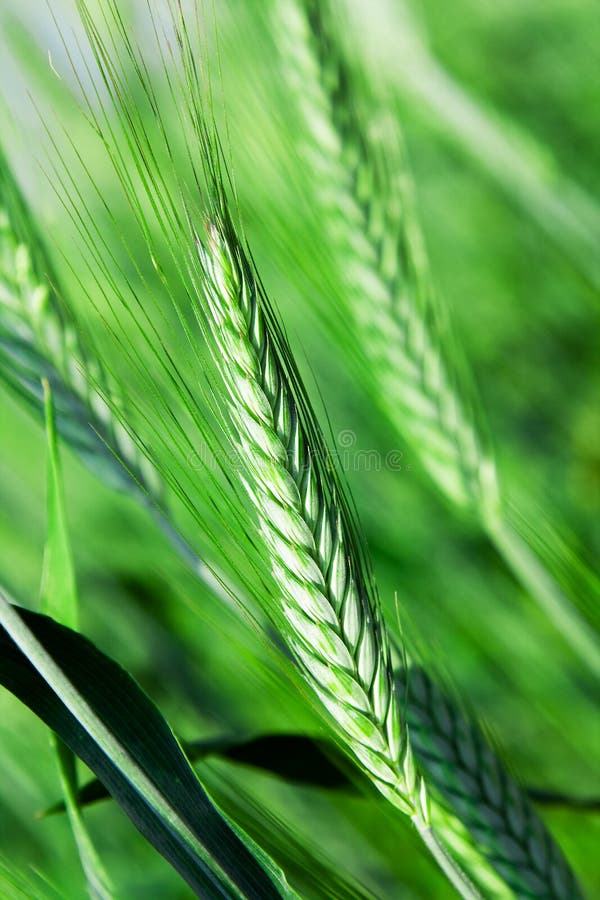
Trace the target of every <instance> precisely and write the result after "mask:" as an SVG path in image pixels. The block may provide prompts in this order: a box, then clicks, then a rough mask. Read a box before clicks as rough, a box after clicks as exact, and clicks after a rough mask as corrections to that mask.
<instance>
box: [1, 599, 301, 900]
mask: <svg viewBox="0 0 600 900" xmlns="http://www.w3.org/2000/svg"><path fill="white" fill-rule="evenodd" d="M0 622H1V623H2V625H3V627H4V631H3V632H2V634H1V635H0V643H1V645H2V647H1V650H2V652H1V654H0V680H1V682H2V684H3V685H4V686H5V687H7V688H8V689H9V690H10V691H11V692H13V693H15V694H16V695H17V696H18V697H19V699H21V700H22V701H23V702H24V703H26V705H27V706H29V707H30V708H31V709H32V710H33V711H34V712H35V713H36V714H37V715H39V716H40V718H42V719H43V720H44V721H45V722H46V724H47V725H49V727H51V728H53V730H55V731H56V732H57V734H58V735H59V736H60V737H61V738H62V739H63V741H64V742H65V743H66V744H67V745H68V746H69V747H71V749H73V750H74V751H76V752H77V755H78V756H79V757H80V758H81V759H82V760H83V761H84V762H85V763H86V764H87V765H88V766H89V767H90V768H91V769H92V770H93V771H94V772H95V773H96V774H97V775H98V777H99V778H100V779H101V780H102V781H103V782H104V783H105V784H106V785H107V787H108V788H109V790H110V792H111V793H112V795H113V796H114V797H115V799H116V800H117V801H118V802H119V804H120V805H121V806H122V808H123V809H124V811H125V812H126V813H127V815H128V816H129V818H130V819H131V820H132V821H133V823H134V824H135V825H136V827H137V828H138V829H139V830H140V831H141V832H142V834H143V835H144V836H145V837H146V838H147V839H148V840H149V841H150V842H151V843H152V844H153V845H154V847H155V848H156V849H157V850H159V852H160V853H161V854H162V855H163V856H165V858H166V859H168V861H169V862H170V863H171V864H172V865H173V866H174V868H175V869H176V870H177V871H178V872H179V873H180V875H181V876H182V878H184V879H185V880H186V881H187V883H188V884H189V886H190V887H191V888H192V890H194V891H195V892H196V893H197V894H198V895H199V896H203V897H213V896H215V897H217V896H225V897H254V898H267V897H279V896H286V895H287V891H288V888H287V885H286V884H285V881H284V879H283V876H282V875H281V873H279V872H278V871H277V870H276V869H275V868H274V867H273V866H272V865H271V863H270V862H269V860H268V858H267V857H265V856H264V855H263V854H262V853H261V851H260V850H259V849H258V848H257V847H256V846H255V845H252V844H251V842H250V841H249V840H248V839H247V838H246V837H245V836H244V835H243V834H242V833H241V832H239V830H237V829H235V828H234V827H233V826H231V825H230V824H228V823H227V822H226V821H225V820H224V819H223V817H222V816H221V815H220V813H219V812H218V811H217V810H216V808H215V807H214V806H213V804H212V803H211V801H210V800H209V798H208V796H207V794H206V793H205V791H204V790H203V788H202V786H201V784H200V782H199V781H198V779H197V778H196V776H195V774H194V772H193V770H192V769H191V767H190V765H189V763H188V761H187V760H186V758H185V756H184V755H183V753H182V751H181V749H180V747H179V745H178V743H177V742H176V740H175V738H174V737H173V734H172V732H171V731H170V729H169V727H168V725H167V724H166V722H165V720H164V719H163V718H162V716H161V715H160V713H159V712H158V710H157V709H156V707H155V706H154V705H153V704H152V703H151V701H150V700H149V699H148V697H147V696H146V695H145V694H143V692H142V691H141V690H140V688H139V687H138V686H137V685H136V683H135V682H134V681H133V679H132V678H131V677H130V676H129V675H127V673H126V672H125V671H124V670H123V669H121V668H120V667H119V666H118V665H116V664H115V663H114V662H112V661H111V660H110V659H109V658H108V657H106V656H105V655H104V654H102V653H100V652H99V651H98V650H97V649H96V648H95V647H94V646H93V645H92V644H91V643H90V642H89V641H88V640H87V639H85V638H83V637H82V636H81V635H78V634H77V633H76V632H73V631H70V630H69V629H66V628H64V627H63V626H60V625H58V624H57V623H55V622H53V621H52V620H51V619H48V618H46V617H44V616H40V615H37V614H35V613H31V612H27V611H26V610H23V609H19V608H18V607H15V606H12V605H11V603H10V601H9V600H8V599H7V597H6V595H5V594H4V593H0ZM259 860H260V862H259ZM267 872H268V874H267Z"/></svg>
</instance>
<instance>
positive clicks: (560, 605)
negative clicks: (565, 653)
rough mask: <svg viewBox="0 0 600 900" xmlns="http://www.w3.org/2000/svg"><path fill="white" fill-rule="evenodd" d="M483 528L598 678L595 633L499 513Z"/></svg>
mask: <svg viewBox="0 0 600 900" xmlns="http://www.w3.org/2000/svg"><path fill="white" fill-rule="evenodd" d="M487 531H488V534H489V536H490V538H491V540H492V542H493V543H494V545H495V546H496V548H497V549H498V552H499V553H500V554H501V555H502V557H503V558H504V559H505V560H506V562H507V563H508V565H509V566H510V568H511V569H512V571H513V573H514V575H515V576H516V577H517V579H518V580H519V581H520V582H521V584H522V585H523V586H524V587H525V588H526V590H527V591H528V592H529V593H530V594H531V596H532V597H534V599H535V600H537V602H538V603H539V605H540V606H541V607H542V609H543V610H544V611H545V613H546V614H547V615H548V617H549V618H550V619H551V620H552V621H553V622H554V623H555V625H556V626H557V628H558V629H559V630H560V632H561V633H562V635H563V637H564V638H565V640H566V641H568V643H569V644H570V645H571V647H572V648H573V650H574V651H575V652H576V653H577V654H578V655H579V656H580V657H581V659H583V660H584V661H585V662H586V663H587V665H588V666H589V668H590V669H591V671H592V672H593V673H594V675H595V676H597V677H600V642H599V640H598V637H597V635H596V634H595V633H594V631H593V630H592V629H591V628H590V626H589V625H588V624H587V623H586V621H585V619H584V618H583V617H582V616H581V615H580V613H579V612H578V610H577V608H576V606H575V605H574V604H573V602H572V601H571V600H570V599H569V598H568V597H567V596H566V594H565V593H564V592H563V591H562V589H561V588H560V586H559V585H558V584H557V582H556V581H555V580H554V578H553V577H552V576H551V575H550V574H549V573H548V571H547V570H546V569H545V567H544V566H543V564H542V563H541V562H540V560H539V559H538V557H537V556H536V554H535V553H534V551H533V550H532V549H531V547H530V546H529V544H527V542H526V541H525V540H524V539H523V538H522V537H521V535H520V534H519V533H518V532H517V531H516V530H515V529H514V527H513V526H512V525H511V524H510V523H509V522H508V521H507V520H506V519H505V518H502V517H501V516H498V517H497V518H495V519H493V520H491V521H489V522H488V523H487Z"/></svg>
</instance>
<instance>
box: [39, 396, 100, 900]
mask: <svg viewBox="0 0 600 900" xmlns="http://www.w3.org/2000/svg"><path fill="white" fill-rule="evenodd" d="M43 385H44V400H45V412H46V447H47V464H46V469H47V474H46V494H47V497H46V502H47V523H46V544H45V548H44V567H43V572H42V585H41V590H40V597H41V610H42V612H43V613H45V614H46V615H48V616H50V617H51V618H53V619H54V620H55V621H57V622H60V623H61V624H63V625H65V626H67V627H68V628H71V629H77V622H78V597H77V587H76V583H75V568H74V565H73V556H72V552H71V543H70V540H69V530H68V525H67V518H66V507H65V502H64V488H63V481H62V474H61V463H60V457H59V452H58V443H57V438H56V425H55V421H54V406H53V401H52V392H51V389H50V384H49V382H48V381H47V379H44V382H43ZM52 745H53V747H54V752H55V754H56V761H57V765H58V771H59V775H60V781H61V785H62V790H63V796H64V798H65V805H66V808H67V812H68V814H69V821H70V823H71V829H72V831H73V836H74V837H75V842H76V844H77V850H78V852H79V858H80V860H81V865H82V868H83V871H84V873H85V877H86V880H87V886H88V892H89V894H90V897H91V898H92V900H110V898H111V897H112V896H113V889H112V885H111V883H110V879H109V877H108V875H107V873H106V871H105V869H104V866H103V865H102V863H101V861H100V857H99V856H98V854H97V852H96V849H95V847H94V845H93V843H92V840H91V837H90V835H89V832H88V830H87V828H86V826H85V823H84V821H83V817H82V815H81V811H80V809H79V803H78V800H77V796H78V784H77V767H76V761H75V754H74V753H73V751H72V750H71V749H69V747H67V746H66V744H64V743H63V741H62V740H61V738H60V737H59V736H58V735H57V734H55V733H52Z"/></svg>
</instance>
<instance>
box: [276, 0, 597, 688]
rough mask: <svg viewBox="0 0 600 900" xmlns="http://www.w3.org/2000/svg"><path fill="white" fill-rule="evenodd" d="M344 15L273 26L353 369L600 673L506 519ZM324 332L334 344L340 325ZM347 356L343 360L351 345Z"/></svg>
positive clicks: (576, 607) (294, 5)
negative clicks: (346, 323) (350, 327)
mask: <svg viewBox="0 0 600 900" xmlns="http://www.w3.org/2000/svg"><path fill="white" fill-rule="evenodd" d="M337 8H338V7H337V6H336V5H335V4H334V3H332V4H330V3H329V0H326V2H318V0H277V2H276V3H275V23H276V24H275V28H276V29H277V32H278V34H280V36H281V39H280V46H281V51H282V67H283V70H284V74H285V75H286V77H287V78H288V81H289V85H290V87H291V88H292V90H293V91H294V93H295V95H296V100H297V104H298V107H299V110H300V112H301V115H302V120H303V123H304V127H305V133H304V134H302V135H301V136H300V138H299V141H300V148H301V152H302V153H304V155H305V158H306V160H307V161H308V162H309V163H310V167H311V171H312V173H313V177H314V180H315V182H316V190H317V192H318V193H319V195H320V199H321V202H322V205H323V211H324V215H323V217H322V218H323V221H324V228H325V230H326V232H327V234H328V236H329V245H330V246H331V248H332V252H333V254H334V255H335V258H336V262H337V263H338V266H339V273H340V291H341V294H342V295H343V300H344V303H345V306H346V308H347V309H348V310H349V312H350V313H351V316H352V320H353V322H354V326H355V328H354V336H355V339H354V342H353V348H352V356H353V359H354V360H356V361H357V362H358V365H359V366H360V371H361V372H362V373H363V374H364V377H365V380H366V382H367V383H368V384H369V385H370V388H371V391H372V393H373V396H374V398H375V399H376V402H377V405H378V406H379V408H380V409H381V411H382V412H383V414H384V415H385V416H386V418H387V419H388V421H389V422H390V423H391V425H392V427H393V428H394V429H395V430H396V431H397V432H398V434H399V435H401V436H402V438H404V439H405V440H407V441H408V442H409V444H410V446H411V448H412V450H413V452H414V453H415V454H416V456H417V458H418V459H419V461H420V463H421V465H422V467H423V469H424V471H425V472H426V473H427V474H428V475H429V477H430V478H431V480H432V481H433V483H434V484H435V485H436V486H437V488H438V489H439V491H440V492H441V493H442V495H443V496H444V497H445V498H446V499H447V500H448V501H449V503H450V504H451V505H452V506H454V507H456V508H457V509H459V510H466V511H468V512H469V513H471V514H473V515H474V516H476V518H477V520H478V521H479V523H480V525H481V528H482V530H483V531H484V532H485V533H486V534H487V535H488V537H489V538H490V540H491V541H492V542H493V544H494V545H495V547H496V548H497V550H498V552H499V553H500V554H501V556H502V557H503V559H504V560H505V562H506V563H507V565H508V566H509V567H510V569H511V570H512V572H513V573H514V575H515V577H516V578H517V579H518V580H519V581H520V582H521V584H522V585H523V587H524V588H525V590H526V591H527V592H528V593H529V594H530V595H531V596H532V597H533V598H534V599H535V600H536V601H537V602H538V603H539V605H540V606H541V608H542V609H543V610H544V611H545V613H546V615H547V616H548V618H549V619H550V620H551V621H552V622H553V623H554V624H555V626H556V628H557V629H558V630H559V631H560V632H561V634H562V635H563V636H564V638H565V640H567V641H568V642H569V643H570V644H571V646H572V648H573V650H574V651H575V652H576V653H577V654H578V655H579V656H580V658H581V659H582V661H583V662H584V663H585V664H586V665H587V666H588V667H589V669H590V671H591V672H592V673H593V674H594V676H598V675H600V639H599V637H598V634H597V633H596V631H595V628H594V626H593V623H592V620H591V619H590V618H589V617H586V615H585V610H584V607H585V604H584V603H581V602H580V601H579V598H578V596H577V595H575V596H572V595H568V594H567V593H566V592H565V590H564V589H563V587H562V586H561V584H559V582H557V581H556V579H555V578H554V577H553V576H552V575H551V574H550V572H549V571H548V570H547V566H546V565H545V561H544V559H543V558H542V557H540V556H539V555H536V553H535V552H534V551H533V549H532V547H531V545H530V543H528V542H527V541H526V540H524V539H523V537H522V535H521V534H520V533H519V532H518V531H517V530H516V529H515V528H514V527H513V525H512V521H511V519H510V518H509V517H508V516H507V515H506V513H505V503H504V498H503V491H502V490H501V484H500V480H499V478H498V473H497V470H496V463H495V460H494V455H493V452H492V448H491V446H490V442H489V440H488V439H487V436H486V426H485V425H484V424H482V423H483V419H484V417H483V414H482V412H481V410H480V407H479V404H478V402H477V398H476V392H475V390H474V388H473V385H472V379H471V377H470V376H469V373H468V371H467V367H466V363H465V361H464V359H463V357H462V354H461V351H460V347H459V346H458V343H457V341H456V338H455V336H454V335H453V333H452V331H451V329H450V326H449V323H448V321H447V317H444V314H443V311H442V310H441V308H440V307H439V305H438V303H437V301H436V300H435V297H434V295H433V291H432V288H431V284H430V279H429V274H428V269H427V261H426V257H425V251H424V246H423V240H422V236H421V233H420V230H419V227H418V224H417V221H416V217H415V214H414V208H413V207H414V204H413V199H412V187H411V184H410V179H409V176H408V173H407V165H406V160H405V157H404V152H403V149H402V144H401V137H400V134H399V128H398V125H397V123H396V122H395V120H394V119H393V117H392V116H391V115H389V114H383V113H375V115H373V114H372V113H369V114H368V115H367V113H366V112H365V109H366V106H367V103H369V102H370V105H371V106H372V105H373V98H372V97H371V95H370V92H369V88H368V86H366V85H365V84H364V83H363V82H364V79H363V78H361V76H360V73H358V72H357V71H355V70H354V69H353V68H352V67H351V66H350V65H349V63H348V60H347V55H346V52H345V49H344V47H343V46H342V45H341V41H340V38H339V31H340V27H341V26H340V22H338V21H336V20H335V16H334V13H333V11H334V10H336V9H337ZM316 302H319V301H318V298H316ZM329 333H330V335H331V337H332V339H333V340H334V341H336V342H337V343H338V346H339V341H340V338H341V337H342V331H341V329H335V328H332V329H330V332H329ZM344 336H345V333H344ZM343 349H344V354H347V353H348V345H347V343H344V346H343Z"/></svg>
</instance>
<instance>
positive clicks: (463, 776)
mask: <svg viewBox="0 0 600 900" xmlns="http://www.w3.org/2000/svg"><path fill="white" fill-rule="evenodd" d="M398 686H399V691H400V692H403V691H405V692H406V693H407V706H406V715H407V721H408V727H409V728H410V735H411V741H412V745H413V748H414V752H415V756H416V758H417V760H418V762H419V765H420V766H421V768H422V770H423V772H424V773H425V775H426V777H427V781H428V784H429V785H430V786H431V785H434V786H435V787H436V789H437V791H438V792H439V794H440V795H441V797H442V798H443V802H444V804H445V805H446V806H447V807H448V808H449V809H450V810H451V811H452V813H453V815H454V816H456V817H457V818H458V820H459V821H460V822H461V823H462V825H463V826H464V827H465V828H466V829H467V830H468V832H469V833H470V835H471V836H472V838H473V839H474V841H475V845H476V847H477V848H478V849H479V851H480V852H481V853H482V855H483V856H484V857H485V858H486V859H487V860H488V862H489V863H490V864H491V866H492V867H493V868H494V869H495V870H496V871H497V872H498V874H499V875H500V877H501V878H502V879H503V880H504V882H505V883H506V884H507V885H508V886H509V887H510V889H511V890H512V891H514V893H515V894H516V896H517V897H548V898H552V900H578V898H582V897H583V894H582V892H581V889H580V888H579V885H578V884H577V881H576V879H575V876H574V874H573V872H572V871H571V869H570V867H569V865H568V863H567V861H566V860H565V857H564V855H563V853H562V851H561V849H560V847H559V846H558V844H557V843H556V842H555V841H554V840H553V838H552V835H551V834H550V832H549V831H548V829H547V828H546V827H545V825H544V823H543V822H542V820H541V819H540V817H539V816H538V814H537V812H536V811H535V809H534V808H533V806H532V804H531V801H530V800H529V798H528V797H527V795H526V793H525V791H523V790H522V788H521V787H520V786H519V785H518V784H517V782H516V781H514V780H513V779H512V778H511V777H510V775H509V774H508V772H507V771H506V769H505V767H504V766H503V764H502V763H501V761H500V759H499V758H498V756H497V754H496V753H495V752H494V751H493V749H492V748H491V747H490V745H489V743H488V741H487V740H486V739H485V737H484V734H483V732H482V731H481V729H480V728H479V727H477V725H476V724H475V722H474V721H472V720H471V719H470V718H469V717H468V716H467V715H466V714H465V713H463V712H462V710H461V708H460V705H459V704H458V703H457V702H456V701H455V700H454V699H453V698H452V696H451V694H450V693H445V692H444V691H442V690H441V689H440V688H439V687H438V686H437V685H436V684H435V682H434V681H433V680H432V679H431V678H430V677H429V676H428V674H427V672H426V671H425V670H424V669H423V668H422V667H420V666H417V665H414V664H413V665H411V666H410V667H409V668H408V669H406V670H403V671H401V672H400V673H399V674H398ZM432 819H433V821H434V823H436V824H437V827H438V829H442V828H443V825H442V823H441V822H440V823H437V821H436V817H435V815H432ZM442 821H443V820H442ZM447 827H448V828H449V829H450V830H452V827H453V826H452V823H449V824H448V826H447ZM442 833H443V834H444V837H446V841H445V843H446V844H447V845H448V846H451V845H452V840H451V835H450V836H446V835H445V833H444V832H443V831H442Z"/></svg>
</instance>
